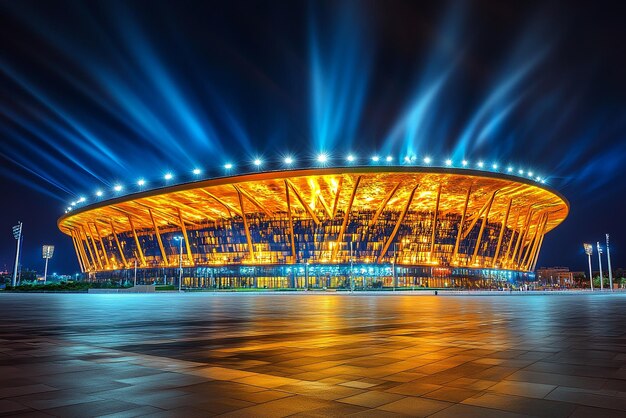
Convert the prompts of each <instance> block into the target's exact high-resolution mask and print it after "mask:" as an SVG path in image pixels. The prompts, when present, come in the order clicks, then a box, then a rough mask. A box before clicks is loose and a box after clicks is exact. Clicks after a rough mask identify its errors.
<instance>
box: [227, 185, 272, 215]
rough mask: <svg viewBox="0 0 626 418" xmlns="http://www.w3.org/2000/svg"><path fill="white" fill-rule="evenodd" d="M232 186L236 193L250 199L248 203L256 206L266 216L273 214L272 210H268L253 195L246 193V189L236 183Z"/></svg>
mask: <svg viewBox="0 0 626 418" xmlns="http://www.w3.org/2000/svg"><path fill="white" fill-rule="evenodd" d="M233 187H234V188H235V190H236V191H237V193H241V194H242V195H243V197H245V198H246V199H248V200H249V201H250V203H252V204H253V205H254V206H256V207H257V208H258V209H259V210H260V211H261V212H263V213H265V214H266V215H267V216H268V217H270V218H272V217H273V216H274V214H273V213H272V211H270V210H268V209H267V208H266V207H265V206H263V205H262V204H260V203H259V202H258V201H257V200H256V199H255V198H254V197H252V196H251V195H250V193H248V192H247V191H246V190H244V189H243V188H242V187H241V186H237V185H235V184H233ZM242 210H243V209H242Z"/></svg>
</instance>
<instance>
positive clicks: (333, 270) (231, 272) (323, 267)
mask: <svg viewBox="0 0 626 418" xmlns="http://www.w3.org/2000/svg"><path fill="white" fill-rule="evenodd" d="M179 277H180V269H179V268H176V267H167V268H162V267H161V268H157V267H154V268H138V269H136V270H135V269H128V270H111V271H105V272H98V273H91V274H89V275H88V276H87V277H86V279H87V280H91V281H115V282H120V283H135V282H136V283H137V284H162V285H176V286H177V285H178V279H179ZM534 280H535V274H534V273H532V272H522V271H515V270H498V269H478V268H476V269H473V268H449V267H432V266H405V265H395V266H394V265H391V264H354V265H350V264H297V265H273V266H267V265H263V266H252V265H237V266H212V267H206V266H202V267H200V266H198V267H183V269H182V287H184V288H188V289H234V288H257V289H281V288H283V289H294V288H295V289H323V288H331V289H333V288H334V289H377V288H396V287H397V288H420V287H421V288H466V289H490V288H502V287H509V286H517V285H518V284H520V283H524V282H532V281H534Z"/></svg>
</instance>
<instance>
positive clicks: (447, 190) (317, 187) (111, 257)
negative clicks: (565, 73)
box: [58, 167, 569, 272]
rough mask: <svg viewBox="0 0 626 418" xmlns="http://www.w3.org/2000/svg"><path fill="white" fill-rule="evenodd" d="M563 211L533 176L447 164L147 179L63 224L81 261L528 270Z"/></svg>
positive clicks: (95, 268)
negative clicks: (182, 180)
mask: <svg viewBox="0 0 626 418" xmlns="http://www.w3.org/2000/svg"><path fill="white" fill-rule="evenodd" d="M568 212H569V205H568V203H567V201H566V200H565V198H563V197H562V196H561V195H560V194H558V193H557V192H555V191H553V190H551V189H549V188H546V187H544V186H542V185H540V184H538V183H535V182H533V181H526V180H523V179H520V178H517V177H512V176H508V175H502V174H495V173H488V172H481V171H473V170H458V169H448V168H424V167H349V168H346V167H343V168H319V169H303V170H289V171H275V172H262V173H254V174H246V175H240V176H231V177H224V178H217V179H211V180H205V181H198V182H193V183H186V184H182V185H177V186H172V187H167V188H162V189H155V190H149V191H144V192H139V193H135V194H132V195H127V196H122V197H118V198H115V199H109V200H106V201H102V202H99V203H96V204H92V205H89V206H86V207H84V208H80V209H77V210H75V211H72V212H70V213H68V214H66V215H65V216H63V217H62V218H60V219H59V221H58V226H59V228H60V229H61V231H63V232H64V233H65V234H67V235H69V236H70V237H71V238H72V240H73V243H74V248H75V250H76V255H77V258H78V261H79V263H80V266H81V268H82V269H83V271H85V272H100V271H107V270H116V269H129V268H133V267H134V266H135V262H136V263H137V265H138V266H139V267H168V266H177V265H178V263H179V244H177V242H175V240H174V237H176V236H182V237H183V238H184V246H183V264H184V265H185V266H189V267H191V266H195V267H197V266H221V265H255V266H263V265H290V264H295V263H307V264H309V263H310V264H314V263H333V264H346V263H350V262H351V261H352V262H354V263H378V264H381V263H391V264H394V265H404V266H431V267H432V268H439V267H441V268H442V269H443V270H442V271H446V268H451V267H469V268H482V269H507V270H517V271H532V270H533V269H534V267H535V264H536V262H537V257H538V255H539V251H540V249H541V245H542V243H543V239H544V236H545V234H546V233H548V232H549V231H551V230H552V229H554V228H555V227H556V226H557V225H558V224H560V223H561V222H562V221H563V220H564V219H565V218H566V217H567V214H568Z"/></svg>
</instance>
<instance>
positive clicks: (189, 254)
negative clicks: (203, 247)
mask: <svg viewBox="0 0 626 418" xmlns="http://www.w3.org/2000/svg"><path fill="white" fill-rule="evenodd" d="M176 209H177V211H178V220H179V221H180V229H181V231H182V232H183V236H184V237H185V249H186V250H187V259H188V261H189V264H190V265H191V266H195V265H196V263H195V262H194V261H193V253H192V252H191V243H190V242H189V235H187V228H186V227H185V221H183V215H182V214H181V213H180V208H176Z"/></svg>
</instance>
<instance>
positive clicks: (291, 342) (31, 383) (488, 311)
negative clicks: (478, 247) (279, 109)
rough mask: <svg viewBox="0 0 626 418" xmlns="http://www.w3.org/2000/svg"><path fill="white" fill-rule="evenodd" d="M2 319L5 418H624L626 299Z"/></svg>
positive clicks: (284, 303) (138, 300)
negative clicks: (530, 417)
mask: <svg viewBox="0 0 626 418" xmlns="http://www.w3.org/2000/svg"><path fill="white" fill-rule="evenodd" d="M0 317H1V318H2V327H0V382H1V383H0V414H4V415H10V416H32V417H37V416H42V417H43V416H67V417H72V416H76V417H86V416H119V417H132V416H179V417H195V416H217V415H219V416H227V417H264V416H267V417H282V416H299V417H325V416H350V417H379V416H380V417H395V416H416V417H426V416H429V417H492V416H493V417H516V416H539V417H557V418H558V417H596V416H597V417H618V416H619V417H623V416H626V326H625V324H626V294H603V295H600V294H594V295H584V294H572V295H549V296H545V295H537V296H535V295H530V294H523V295H522V294H516V293H514V294H501V293H499V294H498V295H497V296H446V295H439V296H417V295H410V294H405V295H367V294H353V295H351V294H339V293H320V294H313V293H311V292H309V293H305V292H302V293H299V294H294V293H279V292H277V293H271V294H262V293H250V294H245V293H240V294H234V293H222V294H213V293H201V294H146V295H131V294H120V295H115V294H111V295H106V294H98V295H94V294H0Z"/></svg>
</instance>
